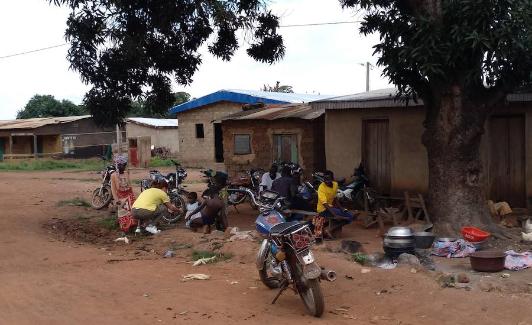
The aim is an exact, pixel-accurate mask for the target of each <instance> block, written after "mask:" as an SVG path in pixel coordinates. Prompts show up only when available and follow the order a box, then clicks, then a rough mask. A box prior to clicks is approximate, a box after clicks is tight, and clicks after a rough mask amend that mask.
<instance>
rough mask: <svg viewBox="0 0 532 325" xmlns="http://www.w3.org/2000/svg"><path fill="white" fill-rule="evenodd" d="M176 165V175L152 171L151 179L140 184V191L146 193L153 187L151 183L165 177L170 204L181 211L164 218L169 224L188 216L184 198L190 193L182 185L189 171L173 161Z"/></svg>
mask: <svg viewBox="0 0 532 325" xmlns="http://www.w3.org/2000/svg"><path fill="white" fill-rule="evenodd" d="M171 161H172V163H173V164H174V166H175V168H176V171H175V172H174V173H169V174H168V175H166V176H164V175H162V174H161V172H160V171H158V170H150V178H149V179H143V180H142V181H141V182H140V191H141V192H142V191H144V190H146V189H148V188H150V186H151V182H152V181H153V180H154V179H155V178H156V177H157V176H161V177H163V178H164V179H165V180H166V182H167V183H168V197H170V202H172V203H173V204H174V205H175V206H176V207H177V208H180V209H181V211H182V212H181V213H175V214H172V215H169V216H164V217H163V219H164V220H165V221H166V222H168V223H174V222H177V221H179V219H181V218H183V217H184V216H185V214H186V211H185V207H186V202H185V199H183V197H186V196H187V194H188V191H187V190H185V189H184V187H183V185H182V183H183V181H184V180H185V179H186V178H187V176H188V174H187V171H186V170H185V169H184V168H183V167H182V166H181V164H179V163H178V162H176V161H174V160H171Z"/></svg>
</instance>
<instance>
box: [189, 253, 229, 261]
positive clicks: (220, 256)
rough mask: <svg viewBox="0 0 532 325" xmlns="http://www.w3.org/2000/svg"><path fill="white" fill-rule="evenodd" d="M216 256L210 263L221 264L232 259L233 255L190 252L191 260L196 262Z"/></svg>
mask: <svg viewBox="0 0 532 325" xmlns="http://www.w3.org/2000/svg"><path fill="white" fill-rule="evenodd" d="M214 256H216V258H215V259H214V261H212V262H211V263H216V262H221V261H226V260H229V259H231V258H232V257H233V254H231V253H216V252H212V251H193V252H192V260H194V261H197V260H199V259H202V258H211V257H214Z"/></svg>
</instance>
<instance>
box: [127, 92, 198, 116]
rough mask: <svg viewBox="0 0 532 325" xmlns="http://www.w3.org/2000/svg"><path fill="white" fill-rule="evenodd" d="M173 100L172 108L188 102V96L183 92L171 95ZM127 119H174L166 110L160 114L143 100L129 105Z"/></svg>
mask: <svg viewBox="0 0 532 325" xmlns="http://www.w3.org/2000/svg"><path fill="white" fill-rule="evenodd" d="M173 96H174V98H175V100H174V102H173V104H172V106H176V105H179V104H182V103H185V102H188V101H189V100H190V94H189V93H187V92H184V91H180V92H177V93H174V94H173ZM128 116H129V117H153V118H175V116H173V115H172V114H170V112H169V111H168V110H167V111H165V112H160V110H158V109H157V108H156V107H151V106H150V105H148V104H147V103H146V101H144V100H136V101H133V102H132V103H131V108H130V110H129V113H128Z"/></svg>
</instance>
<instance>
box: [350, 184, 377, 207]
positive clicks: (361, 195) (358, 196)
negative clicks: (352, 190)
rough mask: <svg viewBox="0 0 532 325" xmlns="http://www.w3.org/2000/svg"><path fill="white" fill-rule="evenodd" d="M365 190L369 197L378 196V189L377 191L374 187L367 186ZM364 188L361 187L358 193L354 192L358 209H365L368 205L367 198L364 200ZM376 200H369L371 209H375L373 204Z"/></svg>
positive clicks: (354, 200)
mask: <svg viewBox="0 0 532 325" xmlns="http://www.w3.org/2000/svg"><path fill="white" fill-rule="evenodd" d="M365 192H367V193H368V195H369V197H371V198H373V199H375V198H376V197H377V191H375V190H374V189H372V188H366V189H365ZM365 192H364V189H361V190H359V191H357V192H356V194H354V197H353V203H354V205H355V209H357V210H365V209H366V205H365V200H364V193H365ZM374 203H375V202H373V203H372V202H368V204H369V209H370V210H373V206H372V205H373V204H374Z"/></svg>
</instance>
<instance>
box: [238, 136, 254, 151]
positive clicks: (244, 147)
mask: <svg viewBox="0 0 532 325" xmlns="http://www.w3.org/2000/svg"><path fill="white" fill-rule="evenodd" d="M250 153H251V136H250V135H249V134H235V155H248V154H250Z"/></svg>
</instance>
